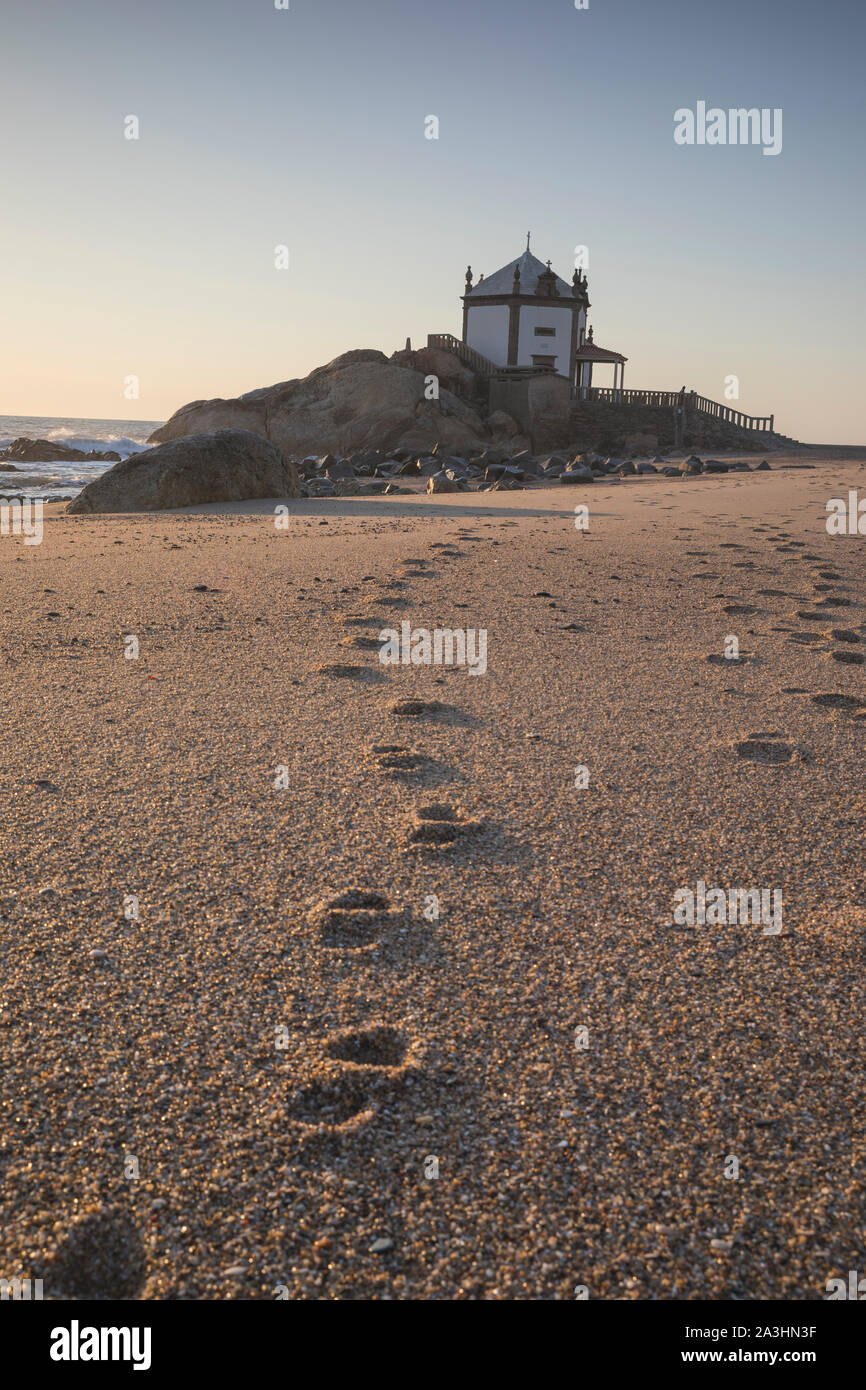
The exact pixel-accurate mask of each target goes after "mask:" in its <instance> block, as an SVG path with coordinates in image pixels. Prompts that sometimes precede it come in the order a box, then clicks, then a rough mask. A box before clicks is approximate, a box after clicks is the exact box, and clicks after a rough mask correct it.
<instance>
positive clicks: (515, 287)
mask: <svg viewBox="0 0 866 1390" xmlns="http://www.w3.org/2000/svg"><path fill="white" fill-rule="evenodd" d="M511 293H512V294H520V266H519V265H516V266H515V267H514V279H513V280H512V282H511Z"/></svg>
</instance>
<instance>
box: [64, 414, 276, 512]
mask: <svg viewBox="0 0 866 1390" xmlns="http://www.w3.org/2000/svg"><path fill="white" fill-rule="evenodd" d="M300 496H302V492H301V485H300V483H299V481H298V475H297V472H296V471H295V468H294V466H293V465H292V464H290V463H287V462H286V460H285V459H284V458H283V455H282V454H281V453H280V451H279V449H277V448H276V447H275V446H274V445H273V444H269V443H268V441H267V440H266V439H262V438H261V436H260V435H258V434H253V433H252V431H250V430H219V431H218V432H217V433H216V434H193V435H189V436H187V438H185V439H177V440H171V441H170V442H169V443H168V444H161V445H159V446H158V447H157V448H155V449H146V450H145V451H144V452H143V453H140V454H133V455H132V456H131V457H130V458H128V459H124V460H123V462H122V463H116V464H115V465H114V467H113V468H109V469H108V471H107V472H106V473H103V474H102V475H101V476H100V477H99V478H94V480H93V482H92V483H88V484H87V486H86V487H85V488H83V489H82V491H81V492H80V493H79V494H78V496H77V497H76V498H75V499H74V500H73V501H72V502H70V504H69V506H68V507H67V509H66V510H67V511H68V512H75V513H79V514H83V513H88V512H156V511H160V510H162V509H163V508H174V507H192V506H196V505H198V504H199V503H202V502H243V501H246V500H247V499H249V498H254V497H280V498H282V497H300Z"/></svg>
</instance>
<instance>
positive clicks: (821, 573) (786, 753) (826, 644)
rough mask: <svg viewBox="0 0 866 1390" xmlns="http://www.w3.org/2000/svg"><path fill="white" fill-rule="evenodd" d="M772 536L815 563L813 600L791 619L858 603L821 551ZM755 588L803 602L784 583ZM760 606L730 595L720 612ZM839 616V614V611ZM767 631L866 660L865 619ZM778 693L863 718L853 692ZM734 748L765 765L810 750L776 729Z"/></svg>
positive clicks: (723, 662)
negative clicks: (856, 623) (820, 627)
mask: <svg viewBox="0 0 866 1390" xmlns="http://www.w3.org/2000/svg"><path fill="white" fill-rule="evenodd" d="M753 529H755V530H761V529H763V528H759V527H755V528H753ZM775 539H776V540H778V541H780V542H782V541H784V542H785V543H784V544H779V545H776V546H775V547H774V549H776V550H778V551H782V552H785V553H790V554H791V555H792V556H793V557H795V558H796V559H797V560H800V561H807V562H809V563H812V564H815V565H816V566H817V568H814V569H812V570H811V572H810V578H811V588H812V596H811V599H808V598H807V599H805V603H811V606H808V607H807V606H802V607H797V608H796V609H795V610H794V611H793V612H792V613H791V614H790V615H789V622H790V621H794V622H798V623H802V624H807V625H809V627H811V625H812V624H815V625H817V624H818V623H824V624H826V623H827V622H828V620H832V618H833V617H834V616H835V612H836V610H839V609H843V610H844V609H848V608H854V607H859V604H856V602H855V600H854V599H851V598H849V597H848V596H847V595H846V594H844V593H840V592H839V588H838V586H839V585H840V584H844V583H845V582H846V581H845V579H844V577H843V575H841V574H840V573H839V571H838V570H837V569H834V568H833V567H832V566H831V565H828V563H827V561H826V560H825V559H824V557H823V556H820V555H815V554H813V553H811V552H809V551H806V550H805V549H804V547H805V544H806V543H805V542H804V541H794V540H791V539H790V538H789V537H788V536H787V534H786V533H783V532H779V533H778V534H777V536H776V537H775ZM720 548H724V549H732V548H734V547H733V545H732V544H731V543H730V542H724V543H723V545H722V546H721V547H720ZM685 553H686V554H689V555H701V554H703V555H705V554H706V552H700V551H686V552H685ZM738 567H742V566H738ZM757 592H758V594H759V596H761V597H765V598H788V599H791V598H793V599H795V600H799V602H800V603H801V604H803V603H804V596H803V595H802V593H801V594H797V593H792V592H791V591H790V590H788V589H775V588H768V589H759V590H758V591H757ZM763 611H764V610H762V609H759V608H757V607H756V606H755V605H754V604H751V603H749V602H747V601H745V600H743V601H739V600H738V601H731V602H728V603H727V604H725V605H723V607H722V612H723V613H724V614H726V615H727V616H730V617H747V616H752V615H754V614H760V613H762V612H763ZM839 617H840V618H841V617H842V614H841V613H840V614H839ZM770 631H772V632H782V633H785V634H786V641H787V642H789V643H790V644H791V645H792V646H795V647H801V648H803V649H805V650H807V651H813V652H815V653H817V654H819V655H821V656H823V657H825V658H826V659H827V660H828V661H834V662H837V663H838V664H839V665H841V666H863V665H866V652H864V651H862V650H860V648H861V647H862V646H863V644H864V637H863V633H864V632H866V623H861V624H860V626H859V630H858V629H855V628H853V627H824V628H823V630H821V631H817V630H809V628H807V630H805V631H798V630H795V629H792V628H791V627H790V626H788V625H785V626H773V627H772V628H771V629H770ZM753 659H754V658H753V657H752V656H750V655H749V654H748V653H744V654H741V655H740V657H739V658H728V657H725V656H723V655H720V654H719V653H716V652H712V653H709V654H708V655H707V656H706V660H707V661H708V662H709V663H710V664H711V665H714V666H742V665H747V664H749V662H750V661H751V660H753ZM782 693H783V694H789V695H809V696H810V700H811V703H812V704H813V705H814V706H815V707H816V708H817V709H820V710H825V711H827V712H831V713H837V714H842V715H848V716H851V717H853V718H854V719H858V720H866V700H861V699H860V698H859V697H858V696H855V695H849V694H842V693H838V692H822V693H813V692H810V691H808V690H806V689H804V688H802V687H800V686H786V687H785V688H784V689H783V691H782ZM734 749H735V751H736V753H737V755H738V756H739V757H740V758H742V759H743V760H744V761H747V762H753V763H760V764H764V765H778V764H782V763H789V762H791V761H792V760H799V761H808V755H806V754H805V753H804V752H803V751H802V750H800V749H798V748H796V747H795V746H794V745H793V744H791V743H789V742H785V741H784V740H783V738H782V736H781V735H778V734H751V735H749V736H748V738H746V739H744V740H742V741H740V742H738V743H735V745H734Z"/></svg>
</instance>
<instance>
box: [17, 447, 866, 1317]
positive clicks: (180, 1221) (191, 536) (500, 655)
mask: <svg viewBox="0 0 866 1390" xmlns="http://www.w3.org/2000/svg"><path fill="white" fill-rule="evenodd" d="M864 458H866V453H864V451H859V453H858V451H852V453H851V454H850V455H847V456H846V454H845V452H844V451H842V450H838V451H833V454H832V456H830V455H828V456H827V457H821V456H819V455H815V456H808V455H806V454H804V453H798V454H797V455H796V457H792V458H791V459H788V460H786V459H785V458H784V457H779V456H775V455H774V456H773V458H772V469H773V471H771V472H766V473H730V474H727V475H724V476H718V477H716V476H701V477H697V478H689V479H679V478H663V477H660V476H659V477H651V478H645V479H644V478H629V479H627V480H624V481H622V482H610V481H607V480H605V481H601V482H598V483H596V484H594V485H593V486H591V487H585V488H573V487H572V488H566V487H561V486H560V487H556V486H555V487H533V488H531V489H527V490H524V491H515V492H504V493H496V492H493V493H485V494H478V493H473V494H466V493H456V494H454V495H446V496H441V497H438V496H437V497H427V496H424V495H422V494H421V493H420V492H419V493H418V495H413V496H400V497H399V498H395V499H393V500H392V499H390V498H379V499H376V500H358V499H356V498H352V497H347V498H340V499H327V500H320V501H314V500H299V501H294V502H292V503H290V504H289V505H290V516H289V518H288V521H287V524H286V526H285V529H277V527H276V526H275V518H274V504H272V503H262V502H251V503H245V504H238V505H235V506H231V507H230V506H223V505H211V506H206V507H200V508H196V509H187V510H186V511H184V512H179V513H171V514H167V513H158V514H139V515H134V516H133V515H125V516H124V515H116V516H106V515H97V516H93V517H88V516H84V517H82V516H66V515H64V506H63V505H62V504H54V505H51V506H48V507H46V509H45V531H44V540H43V542H42V544H41V545H38V546H32V547H27V546H24V545H23V544H22V543H21V541H20V539H16V538H14V537H4V538H3V541H2V544H0V566H2V571H3V589H2V591H3V595H4V603H3V632H2V649H3V663H2V673H3V705H4V723H5V729H4V752H5V758H4V768H3V791H4V802H5V808H4V826H5V831H6V833H5V834H4V836H3V861H4V862H3V876H2V888H0V920H2V924H3V930H2V936H0V952H2V967H3V968H2V983H0V1029H2V1032H0V1038H2V1048H3V1063H4V1065H3V1068H2V1080H0V1091H2V1101H0V1210H2V1220H0V1273H2V1272H4V1271H9V1270H12V1271H16V1272H20V1274H21V1276H22V1277H32V1278H42V1279H43V1281H44V1286H45V1296H46V1298H47V1297H52V1298H84V1297H101V1298H136V1299H137V1298H145V1299H177V1298H180V1299H225V1298H238V1299H241V1298H243V1299H246V1298H257V1299H273V1298H274V1297H275V1296H289V1297H292V1298H307V1299H332V1298H334V1299H356V1298H357V1299H360V1298H363V1299H368V1298H372V1299H414V1298H422V1299H490V1300H499V1299H569V1300H570V1299H574V1298H575V1296H576V1291H579V1290H581V1289H582V1290H585V1291H586V1294H587V1296H589V1297H590V1298H593V1299H608V1300H610V1299H683V1300H690V1299H793V1300H816V1299H823V1298H824V1297H826V1292H825V1289H826V1282H827V1280H828V1279H829V1278H831V1277H834V1276H841V1277H846V1275H847V1271H848V1270H849V1269H854V1268H857V1267H858V1265H857V1261H858V1259H861V1260H862V1238H863V1180H862V1166H861V1165H862V1135H863V1079H862V1078H863V1005H864V990H863V932H864V926H866V897H864V890H863V882H862V879H863V873H862V866H863V863H864V839H866V834H864V832H866V815H864V809H866V806H864V777H863V767H864V750H866V677H864V669H866V668H864V665H863V664H862V654H863V653H866V610H864V581H866V558H864V542H863V538H862V537H857V536H832V535H829V534H828V532H827V529H826V526H825V520H826V511H825V504H826V502H827V500H828V499H829V498H832V497H847V495H848V491H849V489H858V488H859V490H860V494H861V495H862V496H866V471H864V462H863V460H864ZM753 461H755V460H753ZM786 464H787V465H796V466H786ZM804 464H805V465H810V466H808V467H804V466H803V465H804ZM578 505H585V506H587V507H588V508H589V522H588V529H586V530H582V529H580V528H579V527H577V526H575V514H574V508H575V507H576V506H578ZM404 621H407V622H409V623H410V624H411V625H412V627H413V628H418V627H423V628H425V629H429V630H432V629H436V628H451V629H454V628H458V627H461V628H471V629H476V630H479V629H484V630H486V633H487V669H486V672H485V673H484V674H483V675H478V676H475V675H473V674H472V673H471V672H470V671H469V670H468V669H466V668H465V667H464V668H459V667H447V666H433V665H430V666H423V665H417V666H413V665H408V666H402V665H397V666H385V665H383V664H382V663H381V662H380V661H379V656H378V651H379V646H380V633H381V631H382V630H383V629H385V628H391V627H395V628H399V627H400V624H401V622H404ZM731 636H734V637H736V639H737V642H738V645H739V653H740V656H739V660H738V661H730V660H728V659H726V655H725V653H726V642H727V641H728V639H729V638H730V637H731ZM131 637H132V638H136V639H137V648H138V654H137V656H132V657H129V656H127V655H126V653H127V652H128V651H130V649H131V645H132V646H134V644H130V642H129V640H128V639H129V638H131ZM709 658H713V659H712V660H710V659H709ZM826 697H835V698H830V699H828V698H826ZM838 697H844V698H843V699H840V698H838ZM407 702H408V703H407ZM401 705H403V706H404V712H400V707H401ZM395 706H397V709H395V708H394V707H395ZM580 768H585V769H586V775H585V778H584V779H583V780H584V781H586V785H579V784H580V782H581V780H582V779H581V777H580V776H579V775H578V769H580ZM431 826H432V827H434V829H433V830H431V829H430V827H431ZM442 827H445V829H443V828H442ZM699 882H703V883H705V884H706V885H707V886H708V888H709V887H711V886H718V887H721V888H723V889H725V890H729V889H747V890H748V889H768V890H781V892H782V894H783V904H784V908H783V926H782V929H781V931H779V932H777V933H774V934H767V933H766V932H765V930H764V928H763V927H762V925H761V924H760V923H757V924H756V923H753V922H750V923H745V924H744V923H742V922H733V923H731V922H726V923H723V924H713V923H711V922H703V923H695V924H685V925H683V924H681V923H679V922H676V921H674V920H673V918H674V907H675V903H676V899H675V895H676V894H677V892H678V890H681V889H692V890H694V889H695V887H696V885H697V884H698V883H699ZM732 1159H736V1163H735V1164H732V1163H731V1160H732ZM577 1296H581V1294H580V1293H579V1292H578V1293H577Z"/></svg>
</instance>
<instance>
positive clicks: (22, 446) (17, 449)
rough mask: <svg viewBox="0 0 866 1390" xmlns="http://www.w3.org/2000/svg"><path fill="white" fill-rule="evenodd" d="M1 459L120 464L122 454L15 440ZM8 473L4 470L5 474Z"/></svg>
mask: <svg viewBox="0 0 866 1390" xmlns="http://www.w3.org/2000/svg"><path fill="white" fill-rule="evenodd" d="M0 459H4V460H6V461H10V460H12V459H16V460H17V461H18V462H19V463H120V454H118V453H115V452H114V450H113V449H106V450H104V451H101V452H100V451H99V450H97V449H90V450H88V451H87V452H85V451H84V450H83V449H72V448H70V446H69V445H68V444H58V442H57V440H54V439H25V438H21V439H13V441H12V443H11V444H10V445H9V446H8V448H6V449H4V450H3V452H2V453H0ZM5 471H8V470H5V469H4V472H5Z"/></svg>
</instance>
